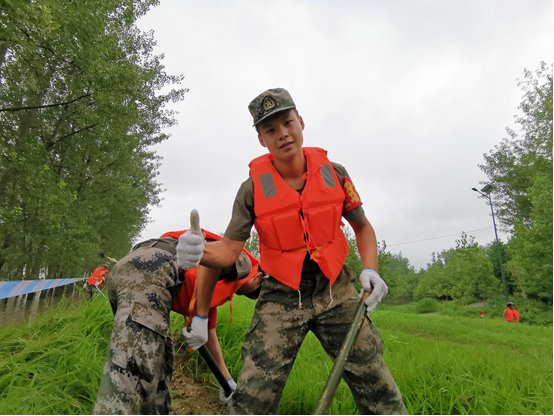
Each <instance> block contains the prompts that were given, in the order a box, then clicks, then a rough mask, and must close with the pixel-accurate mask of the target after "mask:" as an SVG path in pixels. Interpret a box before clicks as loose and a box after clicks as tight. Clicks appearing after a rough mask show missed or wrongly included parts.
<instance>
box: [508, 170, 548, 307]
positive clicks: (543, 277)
mask: <svg viewBox="0 0 554 416" xmlns="http://www.w3.org/2000/svg"><path fill="white" fill-rule="evenodd" d="M529 197H530V200H531V203H532V205H533V207H532V209H531V221H532V223H531V225H526V224H525V222H523V221H518V222H516V224H515V229H514V236H515V237H514V238H513V239H512V240H511V241H510V245H509V253H510V254H511V256H512V260H511V261H510V262H509V263H508V266H507V270H508V271H509V272H510V273H511V274H512V279H513V280H514V281H515V282H516V283H517V284H518V287H519V289H520V291H521V293H522V294H523V295H524V296H527V295H536V296H539V297H540V298H542V299H545V300H547V301H549V302H552V290H553V287H552V272H553V270H552V262H553V258H552V229H553V224H552V218H553V212H552V198H553V194H552V175H550V176H548V177H539V178H537V179H536V180H535V184H534V185H533V186H532V187H531V188H530V189H529Z"/></svg>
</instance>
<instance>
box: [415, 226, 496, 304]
mask: <svg viewBox="0 0 554 416" xmlns="http://www.w3.org/2000/svg"><path fill="white" fill-rule="evenodd" d="M474 240H475V239H474V238H473V237H469V238H468V236H467V234H465V233H462V237H461V238H460V240H457V241H456V249H455V250H453V251H452V252H451V253H450V255H449V260H448V261H447V262H446V264H445V265H444V266H442V263H441V262H437V263H435V264H433V265H432V266H431V267H429V269H428V270H427V271H425V272H424V273H423V274H422V276H421V278H420V281H419V285H418V287H417V289H416V292H415V294H416V295H417V296H418V297H428V296H429V297H438V298H440V297H448V298H451V299H454V300H456V301H458V302H459V303H465V301H467V300H468V299H471V298H473V297H474V296H477V297H479V298H481V299H488V298H491V297H492V296H494V295H495V294H496V293H497V292H498V291H499V289H500V287H499V284H498V281H497V280H496V279H495V278H494V275H493V274H492V272H493V270H492V265H491V263H490V262H489V261H488V259H487V257H486V255H485V253H484V250H482V249H481V248H480V247H479V245H478V244H477V243H475V242H474Z"/></svg>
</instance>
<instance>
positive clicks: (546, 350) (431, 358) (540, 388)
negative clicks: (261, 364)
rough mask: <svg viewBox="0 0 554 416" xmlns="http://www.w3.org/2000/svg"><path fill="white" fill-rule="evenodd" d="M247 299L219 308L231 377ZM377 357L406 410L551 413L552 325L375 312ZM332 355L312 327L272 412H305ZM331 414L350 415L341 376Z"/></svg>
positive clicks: (237, 361)
mask: <svg viewBox="0 0 554 416" xmlns="http://www.w3.org/2000/svg"><path fill="white" fill-rule="evenodd" d="M253 307H254V303H253V302H251V301H250V300H248V299H245V298H242V297H237V298H235V300H234V301H233V320H234V323H233V324H230V322H229V312H228V307H226V306H223V307H221V308H220V310H219V323H218V328H217V331H218V334H219V336H220V341H221V344H222V348H223V350H224V358H225V360H226V362H227V363H228V367H229V369H230V372H231V374H232V375H233V376H234V377H236V376H237V375H238V372H239V371H240V368H241V361H240V345H241V343H242V339H243V338H244V334H245V333H246V331H247V330H248V326H249V322H250V317H251V316H252V312H253ZM372 318H373V321H374V322H375V324H376V325H377V328H379V330H380V332H381V335H382V337H383V340H384V342H385V353H384V359H385V362H386V363H387V365H388V367H389V369H390V371H391V373H392V375H393V377H394V378H395V380H396V382H397V384H398V386H399V388H400V390H401V391H402V394H403V397H404V400H405V403H406V406H407V408H408V412H409V413H410V414H552V410H553V408H552V363H553V361H552V328H551V327H540V326H528V325H515V324H510V323H506V322H503V321H501V320H490V319H472V318H463V317H461V318H460V317H453V316H439V315H436V316H424V315H417V314H405V313H399V312H393V311H376V312H375V313H374V314H373V315H372ZM331 366H332V361H331V360H330V359H329V358H328V357H327V355H326V353H325V352H324V350H323V348H322V347H321V345H320V344H319V341H318V340H317V339H316V337H315V336H313V334H311V333H310V334H309V335H308V337H306V340H305V341H304V344H303V345H302V348H301V350H300V353H299V355H298V358H297V360H296V362H295V364H294V367H293V370H292V372H291V375H290V377H289V380H288V383H287V386H286V388H285V390H284V393H283V398H282V400H281V406H280V409H279V413H281V414H309V413H312V412H313V410H314V408H315V405H316V403H317V400H318V398H319V395H320V393H321V390H322V389H323V386H324V384H325V381H326V379H327V376H328V374H329V371H330V368H331ZM330 413H331V414H357V413H358V410H357V408H356V406H355V404H354V401H353V398H352V395H351V393H350V391H349V390H348V387H347V386H346V384H345V383H344V382H341V385H340V386H339V389H338V391H337V394H336V396H335V400H334V401H333V404H332V407H331V411H330Z"/></svg>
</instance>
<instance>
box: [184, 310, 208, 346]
mask: <svg viewBox="0 0 554 416" xmlns="http://www.w3.org/2000/svg"><path fill="white" fill-rule="evenodd" d="M189 329H190V331H189ZM183 336H184V337H185V341H186V342H187V345H188V346H189V347H190V349H191V350H193V351H196V350H197V349H198V348H200V347H201V346H202V345H204V344H205V343H206V342H208V318H202V317H201V316H198V315H194V318H192V322H191V324H190V326H189V327H188V328H183Z"/></svg>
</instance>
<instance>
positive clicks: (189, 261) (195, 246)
mask: <svg viewBox="0 0 554 416" xmlns="http://www.w3.org/2000/svg"><path fill="white" fill-rule="evenodd" d="M199 223H200V220H199V218H198V211H196V210H195V209H193V210H192V211H191V213H190V229H189V230H187V232H186V233H184V234H181V236H180V237H179V242H178V243H177V249H176V251H177V255H176V257H177V259H176V260H177V264H178V265H179V267H180V268H182V269H184V270H188V269H192V268H193V267H196V266H198V265H199V264H200V260H202V255H203V254H204V237H203V235H202V230H201V229H200V224H199Z"/></svg>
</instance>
